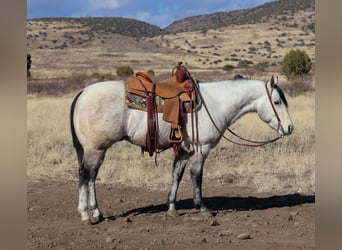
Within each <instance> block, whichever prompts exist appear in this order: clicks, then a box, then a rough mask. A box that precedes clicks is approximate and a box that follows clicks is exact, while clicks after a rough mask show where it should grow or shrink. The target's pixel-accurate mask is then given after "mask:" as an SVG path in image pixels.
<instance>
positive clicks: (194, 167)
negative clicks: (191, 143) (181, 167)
mask: <svg viewBox="0 0 342 250" xmlns="http://www.w3.org/2000/svg"><path fill="white" fill-rule="evenodd" d="M207 155H208V153H206V154H203V152H198V153H196V154H195V155H194V156H193V157H191V160H190V161H191V167H190V173H191V180H192V184H193V197H194V205H195V208H197V209H199V210H200V211H201V212H208V211H210V210H209V209H208V208H207V206H206V205H205V203H204V202H203V199H202V179H203V166H204V162H205V160H206V158H207Z"/></svg>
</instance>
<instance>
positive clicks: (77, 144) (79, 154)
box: [70, 91, 84, 166]
mask: <svg viewBox="0 0 342 250" xmlns="http://www.w3.org/2000/svg"><path fill="white" fill-rule="evenodd" d="M82 93H83V91H81V92H79V93H78V94H77V95H76V96H75V97H74V100H73V101H72V103H71V107H70V129H71V136H72V142H73V145H74V148H75V149H76V153H77V159H78V163H79V165H80V166H81V164H82V159H83V153H84V151H83V147H82V145H81V143H80V141H79V140H78V138H77V135H76V132H75V126H74V113H75V105H76V102H77V100H78V98H79V97H80V95H81V94H82Z"/></svg>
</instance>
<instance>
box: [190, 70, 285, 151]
mask: <svg viewBox="0 0 342 250" xmlns="http://www.w3.org/2000/svg"><path fill="white" fill-rule="evenodd" d="M190 79H191V80H192V81H193V82H194V87H195V88H196V90H197V92H198V94H199V95H200V98H201V100H202V104H203V106H204V108H205V110H206V111H207V114H208V116H209V118H210V121H211V122H212V123H213V125H214V127H215V128H216V130H217V131H218V132H219V133H221V132H220V129H219V128H218V127H217V125H216V123H215V121H214V119H213V117H212V116H211V114H210V112H209V109H208V107H207V104H206V102H205V101H204V98H203V96H202V94H201V92H200V91H199V86H198V83H197V82H196V80H195V79H193V78H192V77H191V76H190ZM265 88H266V93H267V97H268V99H269V101H270V104H271V106H272V109H273V111H274V113H275V116H276V118H277V120H278V126H281V120H280V118H279V115H278V113H277V111H276V109H275V107H274V105H273V102H272V96H271V93H270V92H269V90H268V88H267V82H266V83H265ZM227 130H228V131H229V132H230V133H231V134H232V135H234V136H236V137H237V138H239V139H240V140H242V141H245V142H249V143H254V144H247V143H240V142H235V141H233V140H231V139H229V138H228V137H226V136H225V135H224V134H222V137H223V138H224V139H225V140H227V141H229V142H231V143H233V144H236V145H240V146H247V147H260V146H264V145H266V144H269V143H272V142H275V141H277V140H279V139H280V138H282V136H278V137H276V138H274V139H271V140H267V141H253V140H249V139H245V138H243V137H241V136H239V135H237V134H236V133H234V132H233V131H232V130H231V129H230V128H227Z"/></svg>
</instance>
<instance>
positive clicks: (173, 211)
mask: <svg viewBox="0 0 342 250" xmlns="http://www.w3.org/2000/svg"><path fill="white" fill-rule="evenodd" d="M167 215H169V216H170V217H172V218H178V217H179V216H180V215H179V213H178V212H177V211H176V210H170V211H167Z"/></svg>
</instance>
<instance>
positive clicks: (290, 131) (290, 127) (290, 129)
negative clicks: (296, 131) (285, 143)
mask: <svg viewBox="0 0 342 250" xmlns="http://www.w3.org/2000/svg"><path fill="white" fill-rule="evenodd" d="M288 131H289V133H292V131H293V126H292V125H289V127H288Z"/></svg>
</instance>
